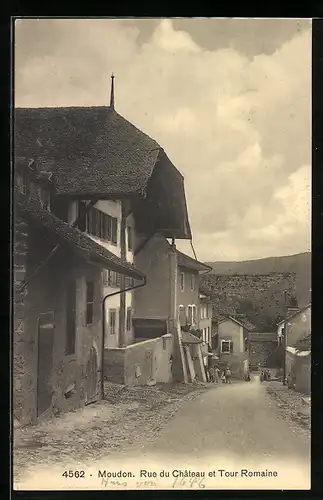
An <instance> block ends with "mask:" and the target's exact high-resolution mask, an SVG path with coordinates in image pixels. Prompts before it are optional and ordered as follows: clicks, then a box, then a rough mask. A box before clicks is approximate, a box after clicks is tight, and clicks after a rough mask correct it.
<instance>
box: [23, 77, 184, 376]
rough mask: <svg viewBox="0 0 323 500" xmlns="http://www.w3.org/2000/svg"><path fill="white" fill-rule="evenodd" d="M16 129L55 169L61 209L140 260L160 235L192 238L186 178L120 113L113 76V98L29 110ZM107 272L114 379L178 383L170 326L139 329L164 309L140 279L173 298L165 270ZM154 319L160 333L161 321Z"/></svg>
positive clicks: (107, 339)
mask: <svg viewBox="0 0 323 500" xmlns="http://www.w3.org/2000/svg"><path fill="white" fill-rule="evenodd" d="M15 128H16V132H15V142H16V144H15V150H16V154H18V155H21V156H27V155H28V157H29V158H32V159H34V160H35V161H36V162H37V164H38V165H39V166H40V168H41V169H42V170H49V171H50V172H51V173H52V174H53V179H54V184H55V198H54V199H53V211H54V210H55V213H56V215H57V216H58V217H59V218H60V219H61V220H63V221H65V222H67V223H68V224H71V223H72V222H73V221H74V220H75V219H77V227H78V229H79V231H81V232H82V233H83V234H84V235H86V236H87V238H89V239H91V240H92V241H93V243H96V244H97V245H99V246H100V247H102V248H103V249H106V250H107V251H110V252H111V253H112V254H114V255H115V256H116V257H118V258H119V259H120V260H121V261H123V262H127V263H128V265H129V266H130V267H131V268H134V269H136V268H138V269H139V267H140V268H145V267H146V266H147V263H145V262H144V264H143V263H142V262H143V261H145V258H148V260H149V259H150V258H151V256H149V255H148V256H147V254H146V253H145V247H146V244H147V242H148V241H149V240H150V238H151V236H152V235H154V234H156V233H158V234H162V237H163V238H164V239H165V238H170V239H172V240H173V241H175V240H176V239H190V238H191V230H190V225H189V220H188V213H187V207H186V199H185V190H184V178H183V176H182V175H181V174H180V172H179V171H178V170H177V169H176V167H175V166H174V165H173V163H172V162H171V160H170V159H169V158H168V156H167V154H166V153H165V151H164V150H163V148H162V147H161V146H160V145H159V144H158V143H157V142H156V141H155V140H153V139H151V138H150V137H149V136H148V135H146V134H145V133H143V132H142V131H141V130H139V129H138V128H137V127H135V126H134V125H133V124H132V123H130V122H129V121H128V120H126V119H125V118H123V117H122V116H121V115H120V114H119V113H117V112H116V110H115V108H114V83H113V79H112V86H111V98H110V106H96V107H94V106H93V107H66V108H20V109H16V110H15ZM156 252H157V254H156V255H155V256H153V258H154V259H155V261H156V262H157V263H158V264H157V267H158V266H159V261H158V258H159V254H160V251H159V249H158V248H156ZM139 264H140V266H139ZM144 274H145V273H143V272H142V273H141V274H140V276H142V275H144ZM101 278H102V282H103V290H102V294H101V300H102V304H103V306H102V308H103V310H102V313H103V315H102V328H103V331H104V333H103V334H104V359H105V361H104V376H105V378H107V379H109V380H114V381H118V382H121V383H126V384H144V383H146V382H148V381H150V380H156V381H159V380H160V381H169V380H170V379H171V369H170V366H171V356H172V336H171V335H169V334H170V333H171V334H172V333H173V332H172V331H171V328H170V327H169V325H168V324H165V322H163V323H160V322H159V323H158V324H157V329H158V335H156V336H155V335H153V337H154V336H155V337H156V338H155V339H153V340H151V338H150V342H146V340H148V339H149V337H151V335H149V337H148V338H146V339H143V338H139V337H140V335H137V334H135V322H134V318H141V317H143V318H148V319H149V318H151V319H155V317H156V316H155V315H151V314H147V310H149V308H150V306H149V304H147V305H145V304H140V303H138V301H136V295H135V292H139V289H138V287H141V286H142V287H143V288H141V290H144V289H145V288H146V286H148V287H149V289H150V290H151V292H152V293H155V294H157V301H159V302H160V303H163V302H164V301H165V300H170V299H169V297H168V296H167V295H166V296H165V295H164V293H167V291H166V290H165V289H163V287H161V289H160V292H159V291H158V289H159V282H158V276H154V275H150V276H149V278H148V279H147V282H146V281H144V282H138V280H136V278H135V277H134V276H132V275H128V276H126V275H125V274H122V273H121V272H119V271H117V270H114V269H112V268H107V269H105V270H102V272H101ZM134 280H136V281H134ZM154 280H157V281H154ZM136 288H137V290H136ZM173 291H174V288H173ZM137 307H138V308H139V311H137V310H136V309H137ZM142 309H143V310H144V311H145V312H144V314H143V315H142ZM166 318H167V319H168V318H169V316H168V315H167V316H166ZM145 327H146V329H147V325H145ZM148 327H151V328H152V331H153V332H154V333H155V331H156V328H155V327H156V324H155V323H154V324H150V325H148ZM144 340H145V341H144ZM165 364H166V368H165V369H163V368H162V367H161V365H163V366H164V365H165Z"/></svg>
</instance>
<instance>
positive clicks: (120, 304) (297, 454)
mask: <svg viewBox="0 0 323 500" xmlns="http://www.w3.org/2000/svg"><path fill="white" fill-rule="evenodd" d="M12 23H13V39H12V47H13V50H12V52H13V102H12V155H13V162H12V176H13V185H12V189H13V197H12V198H13V228H12V240H13V241H12V253H13V255H12V270H13V273H12V276H13V283H12V303H13V321H12V332H11V335H12V337H11V339H12V405H11V406H12V470H13V489H14V490H16V491H18V490H19V491H25V490H36V491H42V490H106V491H109V490H203V489H205V490H309V489H310V488H311V453H310V448H311V218H312V214H311V203H312V200H311V190H312V186H311V175H312V158H311V148H312V137H311V134H312V131H311V120H312V81H311V73H312V21H311V19H304V18H303V19H295V18H293V19H292V18H275V19H274V18H273V19H270V18H142V19H139V18H138V19H137V18H76V17H75V18H69V17H66V18H58V17H57V18H54V17H53V18H45V17H44V18H32V17H30V18H27V17H25V18H23V17H22V18H16V19H13V20H12Z"/></svg>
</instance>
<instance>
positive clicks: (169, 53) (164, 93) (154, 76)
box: [15, 19, 311, 260]
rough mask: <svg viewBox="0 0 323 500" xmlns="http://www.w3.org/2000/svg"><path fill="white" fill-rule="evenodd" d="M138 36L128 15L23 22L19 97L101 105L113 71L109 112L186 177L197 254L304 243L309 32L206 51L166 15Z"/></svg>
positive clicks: (30, 101) (240, 254) (266, 250)
mask: <svg viewBox="0 0 323 500" xmlns="http://www.w3.org/2000/svg"><path fill="white" fill-rule="evenodd" d="M254 22H255V23H257V21H256V20H255V21H254ZM272 26H273V27H272V30H273V38H275V33H274V31H275V26H274V21H273V25H272ZM244 36H247V33H246V34H245V35H244ZM267 36H268V33H267ZM139 37H140V29H139V28H138V23H137V24H136V26H135V25H134V23H132V22H131V21H129V20H128V21H127V22H120V21H118V20H58V19H56V20H40V21H37V20H24V21H21V22H20V23H19V25H18V26H17V27H16V89H15V91H16V105H18V106H71V105H74V106H82V105H102V104H108V101H109V85H110V74H111V72H112V71H113V72H114V73H115V75H116V107H117V110H118V111H119V112H120V113H121V114H122V115H123V116H125V117H126V118H128V119H129V120H130V121H132V122H133V123H134V124H135V125H137V126H138V127H139V128H141V129H142V130H144V131H145V132H146V133H148V134H150V135H151V136H152V137H154V138H155V139H156V140H157V141H158V142H159V143H160V144H161V145H162V146H163V147H164V148H165V150H166V151H167V153H168V155H169V156H170V158H171V159H172V161H173V162H174V164H175V165H176V166H177V168H178V169H179V170H180V171H181V172H182V173H183V174H184V176H185V184H186V191H187V201H188V207H189V214H190V219H191V225H192V229H193V234H194V242H195V243H194V244H195V247H196V251H197V254H198V257H199V258H200V259H205V260H212V259H214V260H230V259H239V260H240V259H247V258H257V257H265V256H268V255H283V254H287V253H297V252H300V251H305V250H307V249H308V248H309V246H310V243H309V241H310V212H309V210H308V207H309V198H308V196H309V194H308V193H309V189H310V180H309V179H310V163H311V158H310V155H311V152H310V147H311V146H310V144H311V141H310V135H311V128H310V119H311V116H310V104H311V33H310V31H309V30H306V31H302V32H300V33H299V34H296V35H294V37H293V38H292V39H291V40H289V41H287V42H285V43H284V44H283V45H281V46H280V47H277V48H276V51H275V52H273V53H271V54H269V55H268V54H260V55H257V56H255V57H252V58H251V57H247V56H246V55H245V54H242V53H240V52H239V51H238V49H237V48H235V49H234V48H232V47H229V46H228V47H227V48H220V49H214V50H207V49H205V48H202V47H201V46H199V45H198V44H197V43H196V41H195V40H194V39H193V38H192V36H191V35H190V34H189V33H188V32H186V31H183V30H175V29H174V27H173V22H172V21H171V20H169V19H168V20H161V21H160V22H159V23H158V24H157V25H156V28H155V30H154V31H153V32H152V34H151V36H150V37H149V38H146V40H145V42H144V43H139V42H138V40H139ZM235 47H238V45H237V44H235ZM291 210H292V213H291ZM296 219H297V220H296ZM180 247H181V248H182V249H184V251H186V250H187V251H189V248H188V246H187V244H180Z"/></svg>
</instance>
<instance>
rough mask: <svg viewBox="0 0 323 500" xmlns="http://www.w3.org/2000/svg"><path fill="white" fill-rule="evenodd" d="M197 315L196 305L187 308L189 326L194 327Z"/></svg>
mask: <svg viewBox="0 0 323 500" xmlns="http://www.w3.org/2000/svg"><path fill="white" fill-rule="evenodd" d="M196 320H197V314H196V305H194V304H192V305H190V306H187V322H188V324H189V325H196Z"/></svg>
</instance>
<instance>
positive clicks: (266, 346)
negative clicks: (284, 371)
mask: <svg viewBox="0 0 323 500" xmlns="http://www.w3.org/2000/svg"><path fill="white" fill-rule="evenodd" d="M277 348H278V346H277V342H275V341H263V342H259V341H251V342H250V365H252V366H257V365H258V364H259V363H260V364H261V365H263V366H265V365H267V362H268V361H269V360H270V359H271V357H272V355H273V353H274V352H275V351H276V350H277ZM272 362H274V360H273V361H272ZM279 366H281V361H279V359H278V358H277V365H276V366H272V368H276V367H277V368H278V367H279Z"/></svg>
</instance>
